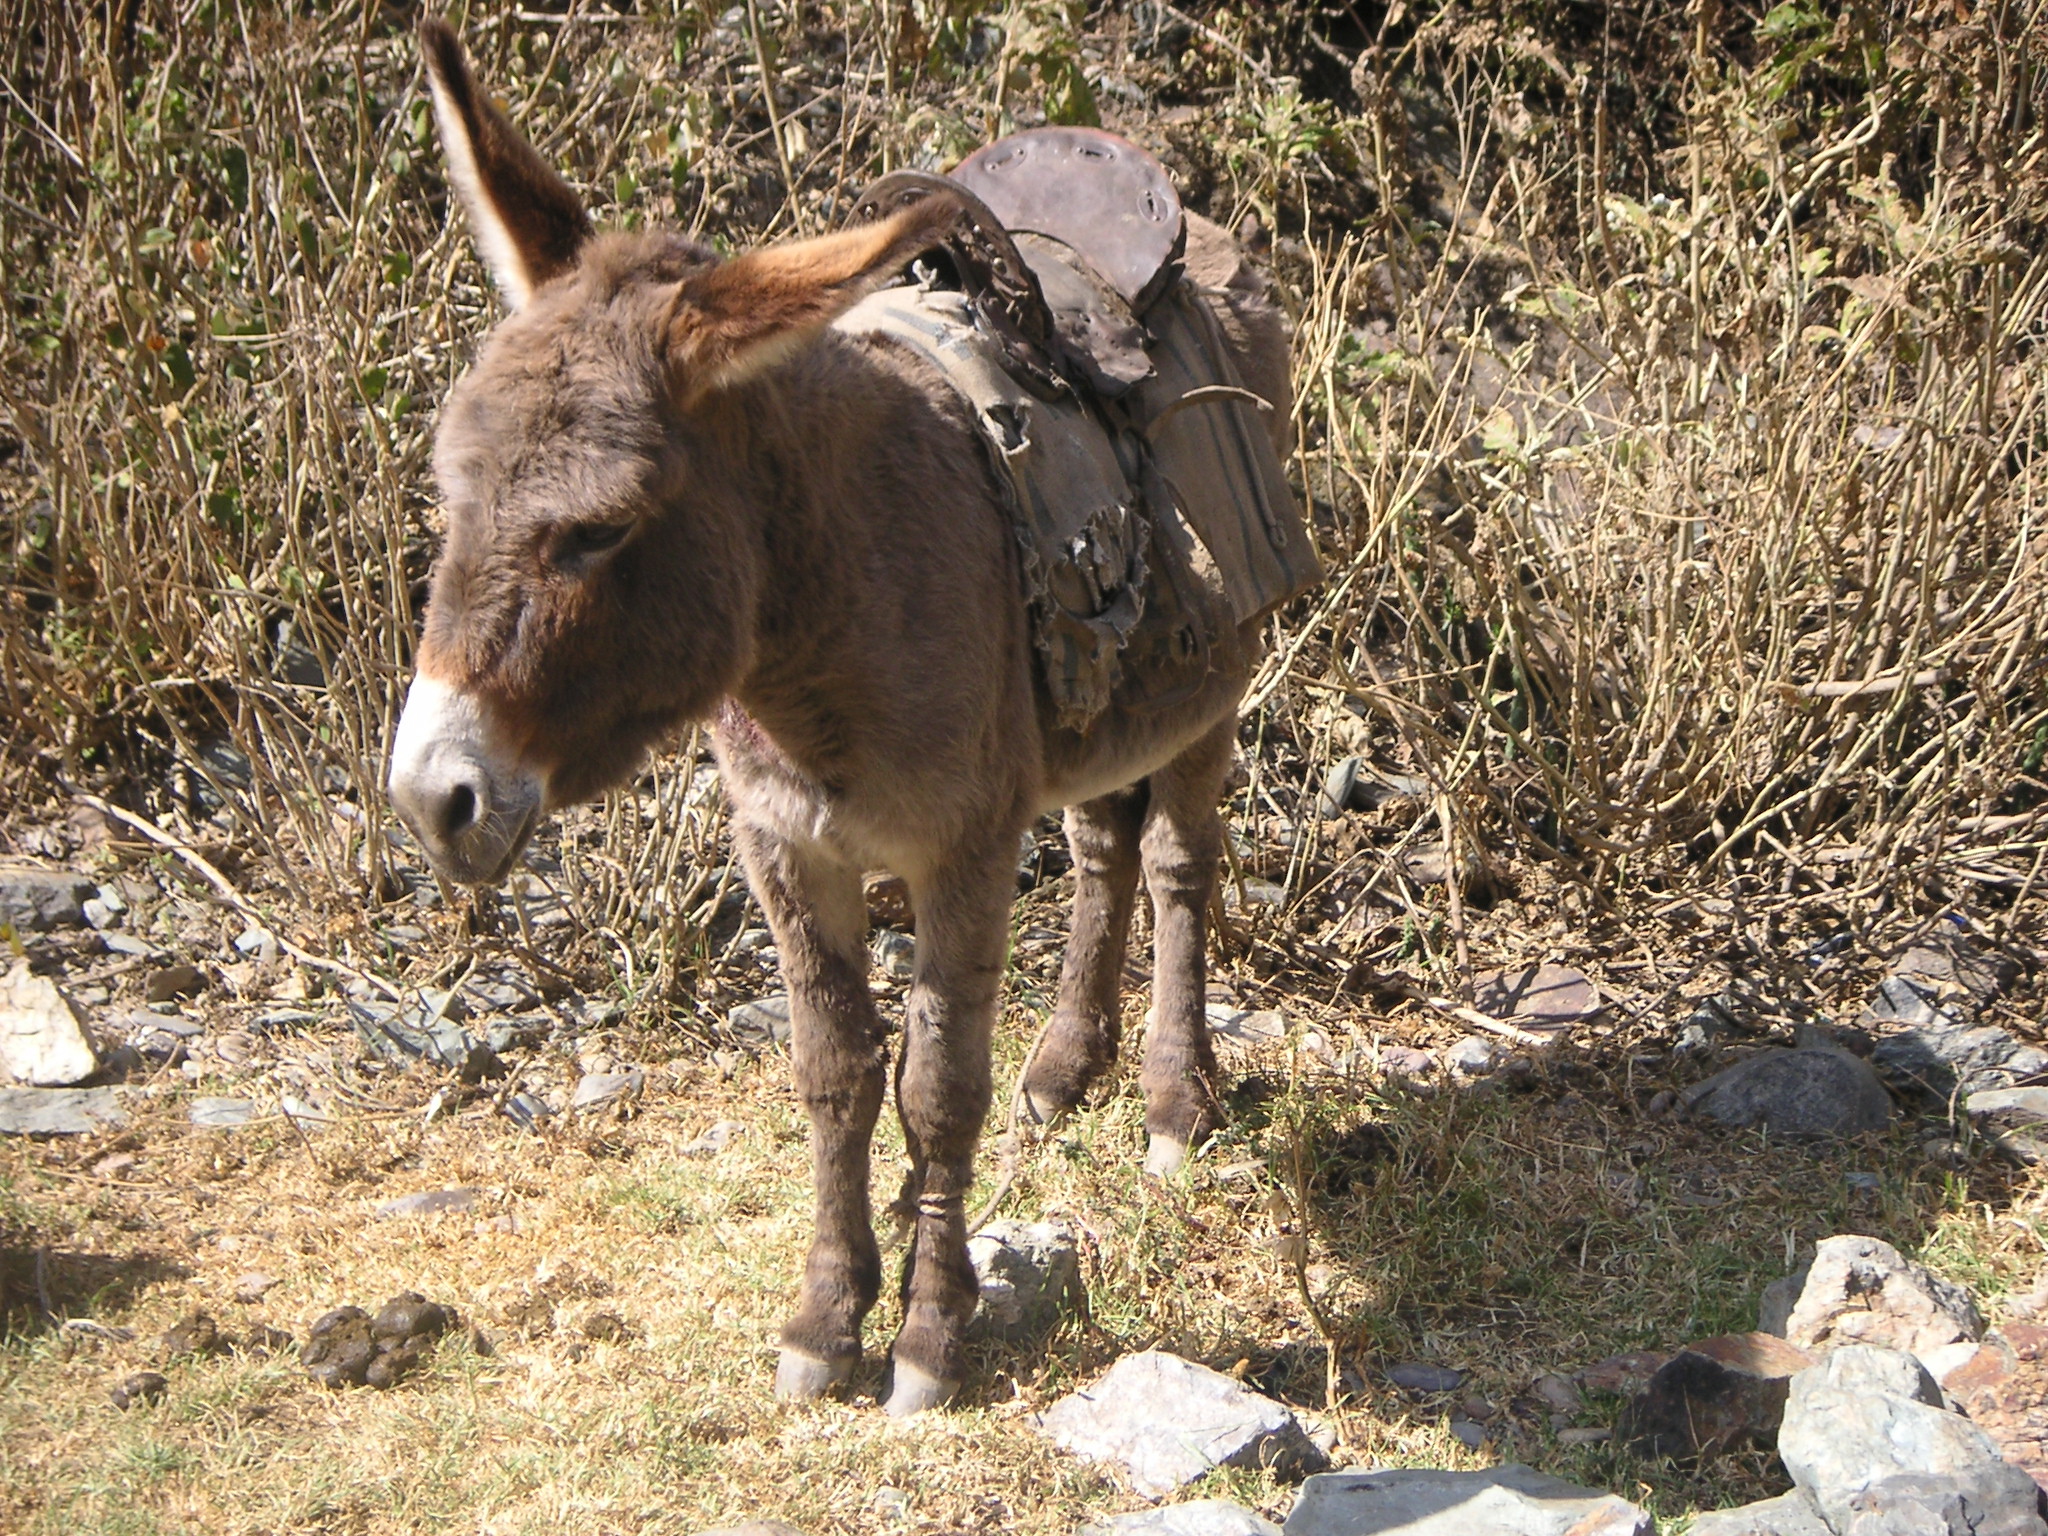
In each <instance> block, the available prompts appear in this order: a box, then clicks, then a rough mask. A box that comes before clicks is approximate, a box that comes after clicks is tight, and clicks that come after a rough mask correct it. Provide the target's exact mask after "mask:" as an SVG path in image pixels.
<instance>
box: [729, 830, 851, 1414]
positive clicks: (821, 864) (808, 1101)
mask: <svg viewBox="0 0 2048 1536" xmlns="http://www.w3.org/2000/svg"><path fill="white" fill-rule="evenodd" d="M735 840H736V841H737V843H738V845H739V850H740V855H741V857H742V858H743V859H744V861H745V863H746V868H747V876H748V880H749V883H750V884H751V885H752V886H753V888H754V894H755V895H756V896H757V897H759V899H760V902H761V906H762V908H763V909H764V910H765V911H766V913H767V914H768V923H769V926H770V927H771V928H772V929H773V930H774V933H775V943H776V947H777V949H778V951H779V952H780V954H781V957H782V975H783V979H784V981H785V982H787V983H788V986H789V1003H790V1008H789V1015H790V1018H789V1023H790V1040H789V1055H790V1066H791V1068H792V1071H793V1075H794V1077H795V1079H796V1091H797V1096H798V1097H799V1098H800V1099H802V1100H803V1105H804V1108H805V1110H806V1111H807V1112H808V1113H809V1115H810V1118H811V1187H812V1190H813V1193H814V1195H815V1197H816V1200H817V1221H816V1228H815V1231H814V1233H813V1236H812V1239H811V1251H810V1257H809V1258H808V1259H807V1260H806V1261H805V1263H804V1278H803V1290H802V1294H801V1297H800V1299H799V1301H798V1304H797V1310H796V1314H795V1316H793V1317H792V1318H790V1320H789V1322H788V1323H787V1324H786V1325H785V1326H784V1328H783V1330H782V1358H781V1361H780V1363H779V1364H778V1365H777V1367H776V1371H775V1395H776V1396H777V1397H784V1398H796V1399H802V1398H812V1397H820V1396H822V1395H824V1394H825V1393H826V1392H829V1391H831V1390H832V1389H833V1388H834V1387H837V1386H839V1385H841V1384H843V1383H844V1382H845V1381H846V1379H847V1378H848V1377H849V1376H851V1375H852V1374H853V1368H854V1366H855V1365H856V1364H858V1363H859V1360H860V1325H861V1320H862V1319H863V1318H865V1317H866V1316H867V1313H868V1309H869V1308H870V1307H872V1306H873V1305H874V1304H875V1297H876V1296H877V1294H879V1293H880V1291H881V1288H882V1257H881V1252H880V1250H879V1249H878V1248H877V1247H876V1245H875V1230H874V1224H873V1220H872V1217H871V1216H870V1213H869V1209H868V1148H869V1143H870V1141H871V1140H872V1138H873V1136H874V1130H875V1120H876V1117H877V1116H878V1115H879V1114H880V1113H881V1108H882V1095H883V1092H884V1090H885V1088H886V1086H887V1079H888V1047H887V1045H886V1044H885V1043H884V1042H885V1036H884V1034H883V1030H882V1021H881V1018H880V1017H879V1015H877V1014H876V1012H875V1004H874V999H873V998H872V997H871V996H870V995H869V992H868V957H867V948H866V944H865V937H866V931H867V906H866V903H865V902H864V901H863V900H862V898H861V889H860V871H859V869H857V868H855V867H853V866H852V865H848V864H845V863H842V862H840V861H839V860H837V859H836V858H833V857H832V856H831V855H829V854H828V853H826V852H825V850H823V849H821V848H818V847H816V846H815V845H799V844H796V843H792V842H789V841H786V840H785V839H783V838H780V837H778V836H776V835H774V834H773V833H769V832H765V831H762V830H760V829H758V828H754V827H749V826H747V825H745V824H744V823H742V824H741V825H740V826H739V827H738V828H737V829H736V833H735Z"/></svg>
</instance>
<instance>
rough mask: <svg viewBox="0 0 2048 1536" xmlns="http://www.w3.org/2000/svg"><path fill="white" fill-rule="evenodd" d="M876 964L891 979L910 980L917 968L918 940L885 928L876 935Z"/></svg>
mask: <svg viewBox="0 0 2048 1536" xmlns="http://www.w3.org/2000/svg"><path fill="white" fill-rule="evenodd" d="M874 956H875V964H876V965H877V966H878V967H880V969H881V972H882V974H883V975H884V976H887V977H888V978H889V979H890V980H891V981H908V980H910V978H911V976H912V974H913V973H914V972H915V971H916V970H917V940H916V939H914V938H912V937H911V936H910V935H909V934H907V933H896V932H894V931H892V930H890V929H886V928H885V929H883V930H882V932H881V933H879V934H877V935H876V936H875V946H874Z"/></svg>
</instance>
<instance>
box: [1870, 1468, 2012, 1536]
mask: <svg viewBox="0 0 2048 1536" xmlns="http://www.w3.org/2000/svg"><path fill="white" fill-rule="evenodd" d="M2040 1497H2041V1493H2040V1490H2039V1489H2038V1488H2036V1487H2035V1486H2034V1480H2033V1479H2032V1478H2030V1477H2028V1476H2027V1474H2026V1473H2024V1472H2022V1471H2021V1470H2020V1469H2019V1468H2018V1467H2015V1466H2012V1465H2010V1464H2009V1463H2006V1462H1997V1463H1993V1464H1992V1465H1989V1466H1986V1467H1983V1468H1981V1469H1979V1470H1978V1471H1977V1472H1976V1473H1974V1474H1972V1475H1971V1476H1970V1477H1969V1478H1968V1479H1966V1480H1960V1479H1957V1478H1955V1477H1953V1476H1929V1475H1926V1474H1924V1473H1907V1474H1905V1475H1904V1476H1900V1477H1887V1478H1885V1479H1883V1480H1882V1481H1881V1482H1876V1483H1873V1484H1871V1485H1870V1486H1869V1487H1868V1488H1865V1489H1864V1490H1863V1491H1862V1492H1860V1493H1857V1494H1854V1495H1852V1496H1851V1497H1850V1499H1849V1503H1848V1512H1847V1514H1846V1515H1845V1516H1844V1517H1842V1518H1841V1519H1840V1521H1839V1522H1838V1523H1837V1525H1836V1531H1837V1533H1838V1536H1926V1533H1940V1536H1951V1533H1953V1536H2034V1533H2037V1532H2041V1531H2048V1524H2044V1523H2043V1521H2042V1519H2041V1515H2040V1510H2039V1504H2040Z"/></svg>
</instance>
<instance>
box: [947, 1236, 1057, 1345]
mask: <svg viewBox="0 0 2048 1536" xmlns="http://www.w3.org/2000/svg"><path fill="white" fill-rule="evenodd" d="M967 1259H968V1262H969V1263H971V1264H972V1265H973V1266H974V1278H975V1281H976V1282H977V1283H978V1284H979V1285H980V1287H981V1309H980V1312H979V1317H980V1318H981V1319H982V1320H983V1321H984V1322H985V1323H986V1324H987V1326H988V1327H990V1328H991V1329H993V1330H994V1331H995V1332H996V1333H997V1334H998V1335H999V1336H1003V1337H1010V1336H1015V1335H1019V1334H1023V1333H1028V1332H1030V1331H1031V1330H1032V1329H1034V1328H1036V1327H1039V1326H1041V1325H1043V1324H1044V1323H1046V1322H1048V1321H1050V1320H1051V1318H1052V1317H1054V1316H1055V1315H1056V1314H1057V1313H1058V1311H1059V1309H1060V1307H1061V1306H1062V1304H1064V1303H1065V1302H1066V1301H1067V1299H1068V1297H1069V1296H1070V1295H1072V1294H1073V1293H1074V1291H1075V1288H1076V1287H1077V1286H1078V1285H1079V1283H1080V1271H1081V1253H1080V1248H1079V1247H1078V1245H1077V1244H1076V1243H1075V1241H1074V1233H1073V1229H1072V1228H1070V1227H1068V1226H1067V1225H1066V1224H1065V1223H1063V1222H1057V1221H1040V1222H1022V1221H991V1222H989V1223H988V1224H987V1225H986V1226H984V1227H983V1228H982V1229H981V1230H980V1231H979V1232H976V1233H975V1234H974V1235H973V1236H972V1237H970V1238H968V1239H967Z"/></svg>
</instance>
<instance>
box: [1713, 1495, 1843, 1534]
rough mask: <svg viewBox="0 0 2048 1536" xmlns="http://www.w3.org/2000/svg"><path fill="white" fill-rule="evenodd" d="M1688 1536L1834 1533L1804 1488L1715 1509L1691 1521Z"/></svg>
mask: <svg viewBox="0 0 2048 1536" xmlns="http://www.w3.org/2000/svg"><path fill="white" fill-rule="evenodd" d="M1688 1536H1834V1532H1833V1531H1830V1530H1829V1529H1828V1527H1827V1522H1826V1521H1824V1520H1822V1519H1821V1517H1820V1511H1819V1510H1818V1509H1817V1508H1815V1507H1814V1502H1813V1500H1812V1498H1811V1497H1809V1496H1808V1494H1807V1493H1806V1491H1805V1490H1804V1489H1800V1488H1794V1489H1793V1490H1792V1491H1791V1492H1790V1493H1786V1494H1780V1495H1779V1496H1778V1497H1777V1498H1775V1499H1763V1500H1760V1501H1758V1502H1757V1503H1755V1504H1745V1505H1743V1506H1742V1507H1741V1508H1740V1509H1718V1510H1715V1511H1714V1512H1713V1513H1712V1514H1707V1515H1701V1516H1700V1517H1699V1518H1698V1519H1697V1520H1695V1521H1693V1523H1692V1528H1691V1530H1690V1531H1689V1532H1688Z"/></svg>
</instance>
